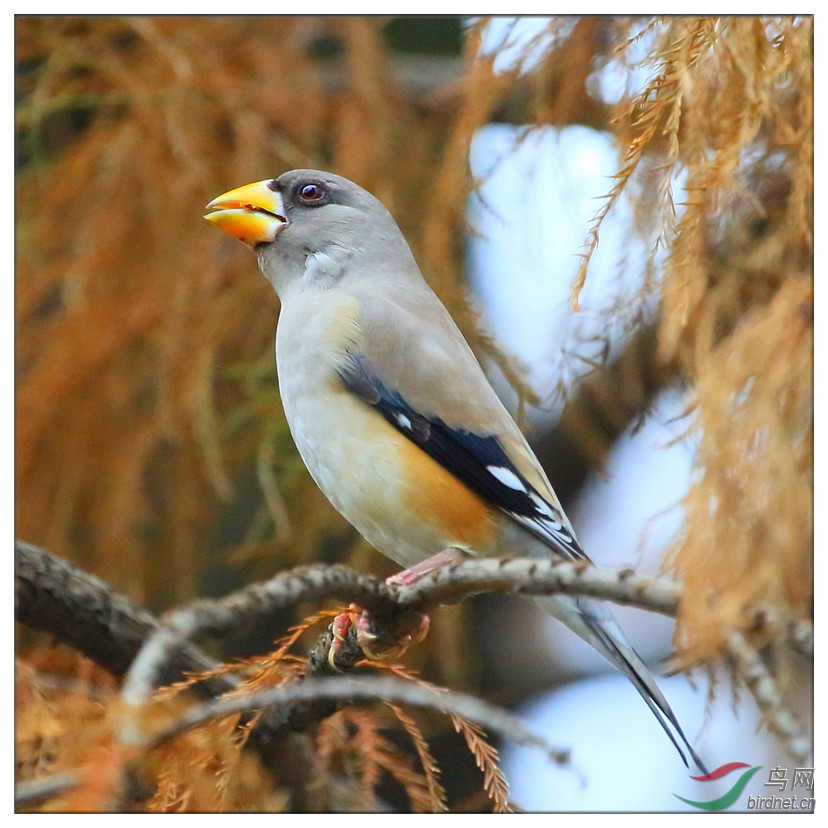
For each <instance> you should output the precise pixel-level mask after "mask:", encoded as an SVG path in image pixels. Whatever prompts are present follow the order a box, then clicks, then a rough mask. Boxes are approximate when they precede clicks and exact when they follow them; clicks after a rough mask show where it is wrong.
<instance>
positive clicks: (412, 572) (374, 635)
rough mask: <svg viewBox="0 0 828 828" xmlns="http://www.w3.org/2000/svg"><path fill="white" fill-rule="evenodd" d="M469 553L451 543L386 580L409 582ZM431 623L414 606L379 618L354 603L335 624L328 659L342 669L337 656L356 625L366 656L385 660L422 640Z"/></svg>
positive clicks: (388, 581)
mask: <svg viewBox="0 0 828 828" xmlns="http://www.w3.org/2000/svg"><path fill="white" fill-rule="evenodd" d="M465 557H466V554H465V553H464V552H462V551H461V550H459V549H455V548H453V547H450V548H448V549H444V550H443V551H442V552H438V553H437V554H436V555H432V556H431V557H430V558H426V559H425V560H424V561H420V563H418V564H415V565H414V566H412V567H410V568H408V569H404V570H402V572H398V573H397V574H396V575H392V576H391V577H390V578H387V579H386V582H387V583H389V584H397V585H400V586H409V585H411V584H413V583H415V582H416V581H417V580H418V579H420V578H422V577H423V576H424V575H427V574H428V573H429V572H434V570H436V569H439V568H440V567H441V566H448V565H450V564H454V563H459V562H460V561H462V560H463V559H464V558H465ZM430 623H431V622H430V621H429V618H428V616H427V615H425V614H424V613H421V612H416V611H414V610H403V611H400V612H398V613H396V614H395V615H394V616H393V618H388V617H387V616H383V617H381V618H376V617H374V616H373V615H371V613H368V612H366V611H364V610H361V609H360V608H359V607H358V606H356V604H351V606H350V607H349V608H348V611H347V612H343V613H341V614H340V615H337V616H336V618H334V620H333V623H332V624H331V633H332V635H333V642H332V644H331V649H330V652H329V654H328V663H329V664H330V666H331V667H332V668H333V669H334V670H338V669H339V668H338V667H337V665H336V658H337V656H338V655H339V654H340V653H341V652H342V650H343V649H344V647H345V641H346V638H347V636H348V633H349V632H350V630H351V628H352V627H354V628H355V631H356V642H357V644H358V645H359V647H360V649H361V650H362V652H363V653H364V654H365V657H366V658H369V659H372V660H375V661H384V660H386V659H391V658H396V657H398V656H400V655H401V654H402V653H404V652H405V651H406V650H407V649H408V648H409V647H410V646H411V645H412V644H419V642H420V641H422V640H423V639H424V638H425V637H426V635H427V633H428V628H429V625H430Z"/></svg>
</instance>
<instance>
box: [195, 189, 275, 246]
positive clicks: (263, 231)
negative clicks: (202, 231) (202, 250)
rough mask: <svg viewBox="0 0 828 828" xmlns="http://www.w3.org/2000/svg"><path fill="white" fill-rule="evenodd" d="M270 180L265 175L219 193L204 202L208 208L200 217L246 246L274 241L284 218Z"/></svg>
mask: <svg viewBox="0 0 828 828" xmlns="http://www.w3.org/2000/svg"><path fill="white" fill-rule="evenodd" d="M272 184H273V180H272V179H267V180H265V181H257V182H256V183H255V184H246V185H245V186H244V187H237V188H236V189H235V190H230V191H229V192H226V193H223V194H222V195H220V196H218V198H214V199H213V200H212V201H211V202H210V203H209V204H208V205H207V208H206V209H208V210H211V211H212V212H210V213H207V215H206V216H204V218H205V219H207V221H209V222H210V223H212V224H215V225H216V227H220V228H221V229H222V230H225V231H226V232H228V233H229V234H230V235H231V236H235V237H236V238H237V239H238V240H239V241H240V242H243V243H244V244H246V245H247V246H248V247H255V246H256V245H257V244H262V243H263V242H273V241H276V237H277V236H278V235H279V233H281V232H282V230H284V229H285V227H287V225H288V220H287V216H286V211H285V205H284V202H283V201H282V196H281V194H280V193H278V192H276V191H275V190H273V189H271V185H272Z"/></svg>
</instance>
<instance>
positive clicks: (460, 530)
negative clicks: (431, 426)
mask: <svg viewBox="0 0 828 828" xmlns="http://www.w3.org/2000/svg"><path fill="white" fill-rule="evenodd" d="M398 451H399V456H400V460H401V461H402V463H403V465H404V467H405V470H406V481H407V482H408V481H410V493H409V497H410V500H409V504H410V507H411V510H412V512H414V513H416V515H417V517H418V518H420V519H422V520H423V521H424V522H427V523H430V524H431V525H433V526H440V527H441V528H442V529H443V530H444V532H445V539H446V545H447V546H457V547H459V548H461V549H469V548H473V549H477V550H482V549H486V548H489V547H490V546H491V545H492V544H493V543H494V541H495V540H496V535H497V523H496V521H495V520H494V519H493V514H492V508H491V506H489V505H488V504H487V503H486V502H485V501H484V500H482V499H481V498H480V497H478V496H477V495H476V494H475V493H474V492H473V491H472V490H471V489H469V488H467V487H466V486H465V485H464V484H463V483H461V482H460V481H459V480H458V479H457V478H456V477H455V476H454V475H453V474H451V472H448V471H446V469H444V468H443V467H442V466H441V465H440V464H439V463H438V462H437V461H436V460H434V459H432V458H431V457H429V456H428V455H427V454H426V453H425V452H424V451H423V450H422V449H421V448H420V447H419V446H417V445H416V444H414V443H412V442H411V441H410V440H407V439H405V438H403V439H402V440H401V441H400V444H399V447H398Z"/></svg>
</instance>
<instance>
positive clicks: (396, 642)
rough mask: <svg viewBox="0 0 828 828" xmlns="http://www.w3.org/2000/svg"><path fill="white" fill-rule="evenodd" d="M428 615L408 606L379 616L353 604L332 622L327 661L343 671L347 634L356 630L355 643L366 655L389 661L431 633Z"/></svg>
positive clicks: (377, 659) (332, 666) (373, 659)
mask: <svg viewBox="0 0 828 828" xmlns="http://www.w3.org/2000/svg"><path fill="white" fill-rule="evenodd" d="M429 624H430V621H429V618H428V616H427V615H424V614H423V613H421V612H415V611H414V610H405V611H402V612H399V613H397V614H396V615H395V616H394V618H393V620H391V619H389V618H388V616H382V617H377V616H375V615H372V614H371V613H369V612H367V611H365V610H362V609H360V608H359V607H358V606H356V604H351V606H350V607H349V608H348V611H347V612H343V613H340V614H339V615H337V616H336V618H334V620H333V623H332V624H331V634H332V635H333V641H332V643H331V648H330V651H329V652H328V664H329V666H330V667H331V668H332V669H333V670H335V671H336V672H340V668H339V666H338V664H337V661H338V657H339V656H340V655H341V654H342V652H343V651H344V650H345V648H346V644H347V639H348V634H349V633H350V631H351V629H354V630H355V636H356V643H357V644H358V645H359V648H360V649H361V650H362V652H363V654H364V655H365V658H367V659H369V660H371V661H387V660H389V659H392V658H398V657H399V656H400V655H402V654H403V653H404V652H405V651H406V650H407V649H408V648H409V647H411V646H412V645H413V644H419V643H420V642H421V641H422V640H423V639H424V638H425V637H426V635H427V634H428V628H429Z"/></svg>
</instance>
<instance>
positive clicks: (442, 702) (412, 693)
mask: <svg viewBox="0 0 828 828" xmlns="http://www.w3.org/2000/svg"><path fill="white" fill-rule="evenodd" d="M317 699H333V700H336V701H339V702H350V701H356V700H371V701H392V702H397V703H399V704H409V705H413V706H415V707H425V708H428V709H431V710H439V711H441V712H443V713H454V714H455V715H458V716H462V717H463V718H465V719H469V720H471V721H473V722H476V723H477V724H479V725H480V726H481V727H483V728H485V729H486V730H488V731H491V732H492V733H496V734H498V735H499V736H501V737H502V738H504V739H509V740H510V741H512V742H514V743H516V744H519V745H527V746H530V747H535V748H539V749H540V750H543V751H544V752H545V753H546V754H547V755H548V756H549V758H550V759H551V760H552V761H553V762H555V764H557V765H566V764H568V763H569V759H570V754H569V751H567V750H562V749H559V748H555V747H553V746H552V745H550V744H549V742H547V741H546V739H544V738H543V737H541V736H538V735H536V734H534V733H532V732H531V731H530V730H528V729H527V728H526V726H525V725H524V724H523V722H522V721H521V720H520V719H519V718H518V717H517V716H515V715H514V714H512V713H509V712H508V711H506V710H503V709H502V708H500V707H495V706H494V705H491V704H489V703H488V702H484V701H482V700H481V699H478V698H475V697H474V696H469V695H467V694H465V693H459V692H456V691H453V690H451V691H446V692H443V693H441V692H438V691H436V690H431V689H429V688H427V687H423V686H422V685H421V684H416V683H414V682H411V681H404V680H402V679H398V678H396V677H393V676H361V677H359V678H354V677H351V676H328V677H325V678H308V679H305V680H304V681H296V682H291V683H290V684H285V685H282V686H280V687H269V688H267V689H266V690H260V691H258V692H255V693H250V694H249V695H246V696H233V697H230V698H226V699H220V700H219V701H216V702H206V703H204V704H199V705H195V706H193V707H191V708H190V709H189V710H188V711H187V712H186V713H185V714H184V715H183V716H182V717H181V718H180V719H179V720H178V721H177V722H175V723H174V724H173V725H171V726H170V727H168V728H166V729H165V730H163V731H161V732H160V733H158V734H156V735H155V736H152V737H150V738H149V739H148V740H147V741H146V742H145V747H155V746H156V745H159V744H161V743H162V742H166V741H168V740H169V739H172V738H174V737H175V736H177V735H179V734H180V733H182V732H184V731H185V730H189V729H190V728H192V727H196V726H197V725H200V724H203V723H204V722H206V721H209V720H210V719H215V718H219V717H221V716H227V715H229V714H231V713H241V712H244V711H248V710H261V709H262V708H265V707H271V706H273V705H283V704H290V703H292V702H307V701H314V700H317Z"/></svg>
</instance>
